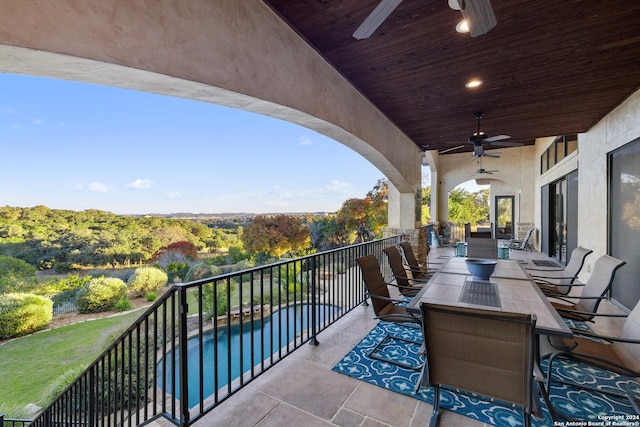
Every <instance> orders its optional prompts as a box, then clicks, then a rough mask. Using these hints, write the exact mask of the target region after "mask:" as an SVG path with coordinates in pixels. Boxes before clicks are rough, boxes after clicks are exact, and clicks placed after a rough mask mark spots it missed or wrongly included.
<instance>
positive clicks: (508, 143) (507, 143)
mask: <svg viewBox="0 0 640 427" xmlns="http://www.w3.org/2000/svg"><path fill="white" fill-rule="evenodd" d="M491 145H495V146H496V147H522V146H523V145H524V144H523V143H522V142H513V141H495V142H492V143H491Z"/></svg>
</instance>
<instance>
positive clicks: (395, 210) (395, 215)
mask: <svg viewBox="0 0 640 427" xmlns="http://www.w3.org/2000/svg"><path fill="white" fill-rule="evenodd" d="M417 191H420V189H419V188H418V189H417ZM418 207H419V206H416V196H415V193H401V192H399V191H398V189H397V188H396V187H395V186H394V185H393V184H392V183H389V203H388V206H387V208H388V215H389V221H388V223H389V227H391V228H395V229H414V228H417V227H420V224H419V223H416V221H418V222H419V221H420V218H419V217H418V218H417V219H416V208H418Z"/></svg>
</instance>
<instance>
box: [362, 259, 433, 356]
mask: <svg viewBox="0 0 640 427" xmlns="http://www.w3.org/2000/svg"><path fill="white" fill-rule="evenodd" d="M356 263H357V264H358V265H359V266H360V269H361V270H362V278H363V280H364V284H365V286H366V287H367V291H368V294H369V297H370V298H371V305H372V306H373V312H374V314H375V316H376V318H377V319H380V320H382V321H385V322H394V323H398V324H405V325H406V326H407V327H409V326H410V324H413V327H418V326H416V324H417V325H420V324H421V320H420V316H419V315H417V314H414V313H411V312H409V311H407V309H406V307H403V306H400V305H398V303H401V302H403V301H399V300H394V299H392V298H391V297H390V295H389V289H388V288H387V285H388V284H387V283H386V282H385V280H384V277H382V273H381V272H380V264H379V263H378V258H376V256H375V255H367V256H364V257H361V258H357V259H356ZM388 339H394V340H398V341H405V342H409V343H412V344H418V345H419V344H420V343H419V342H415V341H411V340H408V339H406V338H402V337H399V336H391V335H386V336H385V337H384V338H383V339H382V340H381V341H380V342H379V343H378V345H376V346H375V347H374V348H373V349H372V350H371V352H369V357H370V358H372V359H377V360H381V361H384V362H389V363H393V364H395V365H398V366H402V367H403V368H408V369H421V368H422V366H411V365H407V364H406V363H403V361H402V360H393V359H391V358H388V357H384V356H382V355H379V353H378V348H380V347H381V346H383V345H384V343H385V342H386V341H387V340H388Z"/></svg>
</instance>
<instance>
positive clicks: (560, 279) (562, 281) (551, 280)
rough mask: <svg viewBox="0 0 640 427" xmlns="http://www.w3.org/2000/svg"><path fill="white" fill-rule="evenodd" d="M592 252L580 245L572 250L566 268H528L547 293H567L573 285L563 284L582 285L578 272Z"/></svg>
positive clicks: (528, 271) (530, 274)
mask: <svg viewBox="0 0 640 427" xmlns="http://www.w3.org/2000/svg"><path fill="white" fill-rule="evenodd" d="M592 252H593V251H592V250H591V249H586V248H583V247H582V246H578V247H577V248H575V249H574V250H573V251H571V258H570V259H569V262H568V263H567V266H566V267H565V268H564V269H541V268H527V269H526V270H527V273H529V276H531V278H532V279H533V281H534V282H536V283H537V284H538V286H539V287H540V289H541V290H542V292H544V294H545V295H567V294H568V293H569V291H570V290H571V287H570V286H563V285H576V286H581V285H582V284H581V283H580V282H577V279H578V274H580V270H582V267H583V266H584V260H585V259H587V256H589V254H590V253H592Z"/></svg>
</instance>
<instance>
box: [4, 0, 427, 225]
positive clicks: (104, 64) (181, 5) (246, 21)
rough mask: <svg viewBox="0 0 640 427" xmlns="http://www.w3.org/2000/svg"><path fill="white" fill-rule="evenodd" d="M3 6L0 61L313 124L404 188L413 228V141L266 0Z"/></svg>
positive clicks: (108, 0)
mask: <svg viewBox="0 0 640 427" xmlns="http://www.w3.org/2000/svg"><path fill="white" fill-rule="evenodd" d="M2 6H3V13H2V14H0V28H2V30H1V31H0V58H2V59H0V71H2V72H7V73H16V74H29V75H35V76H42V77H54V78H62V79H69V80H76V81H84V82H90V83H98V84H105V85H111V86H118V87H124V88H129V89H136V90H143V91H147V92H152V93H159V94H164V95H170V96H176V97H184V98H189V99H194V100H200V101H204V102H211V103H216V104H220V105H225V106H230V107H235V108H241V109H244V110H247V111H253V112H257V113H260V114H264V115H268V116H271V117H276V118H280V119H283V120H287V121H290V122H293V123H297V124H300V125H302V126H305V127H308V128H310V129H313V130H315V131H318V132H320V133H322V134H324V135H327V136H329V137H330V138H332V139H334V140H336V141H338V142H340V143H342V144H344V145H346V146H348V147H350V148H352V149H353V150H355V151H356V152H358V153H359V154H361V155H362V156H363V157H365V158H366V159H368V160H369V161H370V162H371V163H372V164H373V165H375V166H376V167H377V168H378V169H379V170H380V171H381V172H382V173H383V174H384V175H385V176H386V177H387V178H388V179H389V181H390V183H391V184H392V186H393V188H394V189H395V190H397V194H398V195H399V196H398V197H396V192H393V194H392V195H391V200H390V204H392V205H393V206H395V207H396V208H397V211H399V214H398V215H396V214H394V215H396V216H397V218H396V222H397V224H394V226H397V227H401V228H402V227H404V228H413V227H414V225H415V223H414V222H413V221H409V220H408V218H411V219H414V215H413V211H414V210H415V205H411V206H409V207H406V201H407V200H409V199H411V200H412V199H413V198H414V197H413V195H414V194H415V192H416V190H417V189H418V188H419V187H420V157H421V156H420V154H421V153H420V150H419V149H418V148H417V147H416V145H415V144H414V143H413V142H412V141H411V140H409V138H407V137H406V135H404V134H403V133H402V132H401V131H400V130H399V129H398V128H397V127H396V126H394V125H393V123H392V122H391V121H390V120H388V119H387V118H386V117H385V116H384V115H383V114H381V113H380V111H378V110H377V109H376V108H375V107H374V106H373V105H372V104H371V103H370V102H369V101H368V100H367V99H366V98H365V97H363V96H362V95H361V94H360V93H359V92H358V91H357V90H355V88H354V87H353V86H352V85H351V84H350V83H349V82H348V81H347V80H346V79H345V78H344V77H343V76H342V75H340V74H339V73H337V72H336V71H335V70H334V69H333V68H332V67H331V65H330V64H328V63H327V62H326V61H325V60H324V59H323V58H322V57H321V56H320V55H318V53H317V52H316V51H315V50H313V49H312V48H311V47H310V46H308V45H307V44H306V43H305V42H304V40H302V39H301V38H300V37H299V36H298V35H297V34H296V33H294V32H293V31H292V30H291V29H290V28H289V27H288V26H287V25H286V24H285V23H284V22H283V21H282V20H281V19H280V18H279V17H277V16H275V14H274V13H273V11H271V9H269V8H268V7H267V6H266V5H265V4H264V3H263V2H261V1H259V0H246V1H237V0H217V1H215V2H211V1H206V0H201V1H190V2H148V1H142V0H127V1H124V0H104V1H100V2H85V1H75V0H58V1H55V2H36V1H24V0H4V1H3V2H2ZM407 195H411V196H410V197H407ZM400 200H404V202H403V203H401V202H400ZM408 209H409V210H410V211H411V214H410V215H407V214H406V211H407V210H408ZM390 223H391V219H390Z"/></svg>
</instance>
